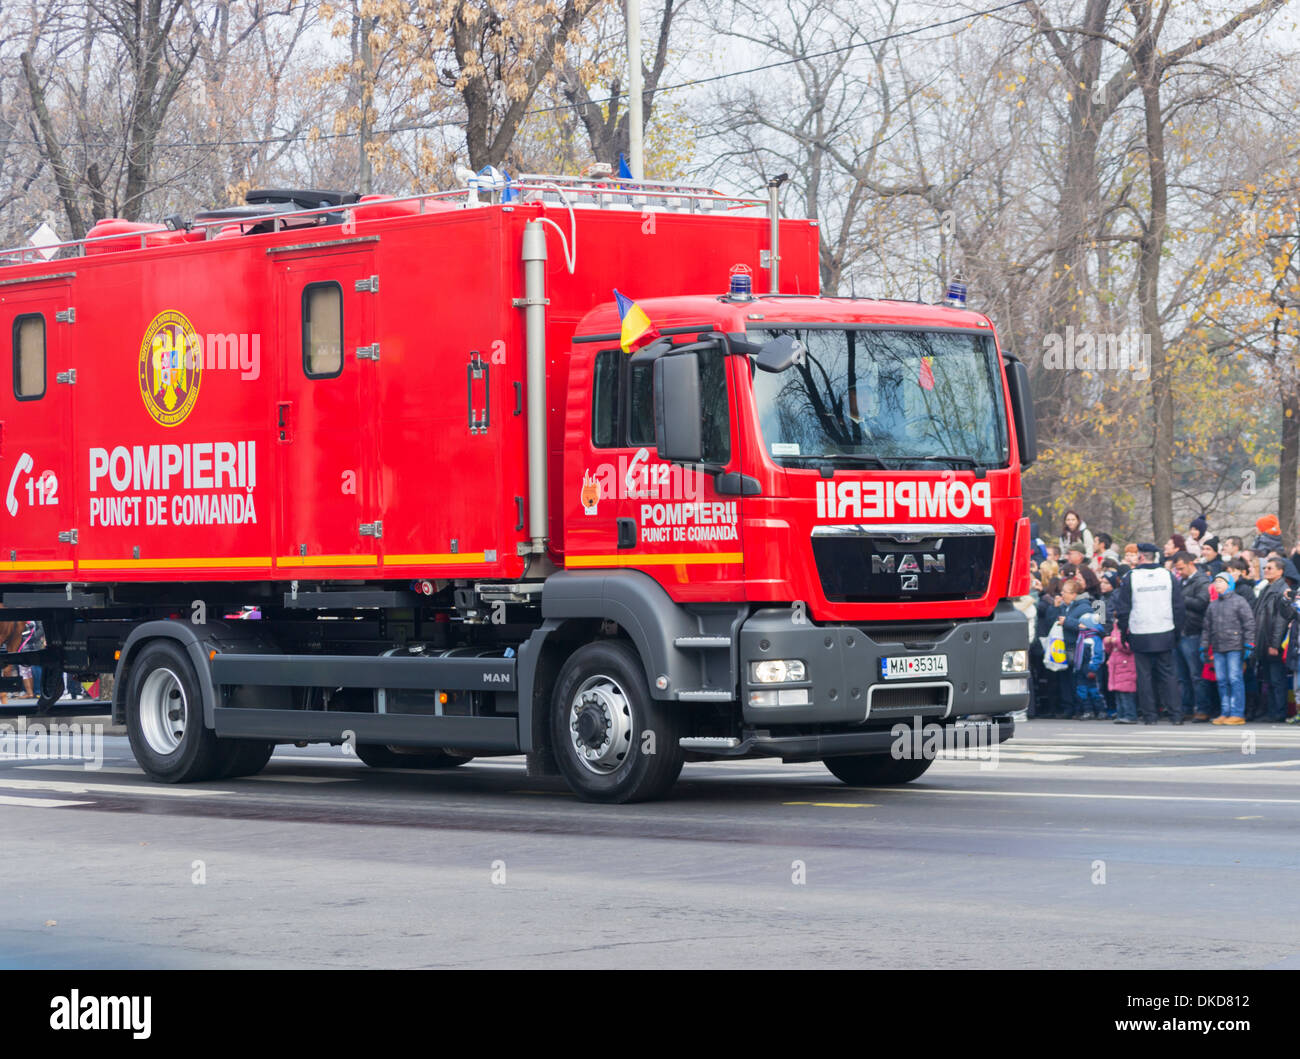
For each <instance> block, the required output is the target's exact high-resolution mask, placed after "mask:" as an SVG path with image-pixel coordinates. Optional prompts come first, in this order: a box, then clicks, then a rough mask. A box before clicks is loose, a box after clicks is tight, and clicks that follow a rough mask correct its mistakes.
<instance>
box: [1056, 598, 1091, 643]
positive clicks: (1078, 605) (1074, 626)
mask: <svg viewBox="0 0 1300 1059" xmlns="http://www.w3.org/2000/svg"><path fill="white" fill-rule="evenodd" d="M1061 613H1063V614H1064V615H1065V649H1066V651H1067V652H1068V651H1073V650H1074V645H1075V642H1076V641H1077V640H1078V639H1079V619H1080V618H1082V617H1083V616H1084V615H1085V614H1091V613H1092V596H1090V595H1089V594H1088V593H1087V592H1085V593H1083V595H1081V596H1078V597H1076V598H1075V601H1074V602H1073V603H1071V604H1070V606H1068V607H1062V608H1061Z"/></svg>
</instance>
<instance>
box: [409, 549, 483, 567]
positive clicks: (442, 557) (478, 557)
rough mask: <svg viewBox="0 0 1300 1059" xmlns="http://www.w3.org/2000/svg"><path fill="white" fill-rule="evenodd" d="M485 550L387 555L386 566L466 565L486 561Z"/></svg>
mask: <svg viewBox="0 0 1300 1059" xmlns="http://www.w3.org/2000/svg"><path fill="white" fill-rule="evenodd" d="M485 562H487V555H486V553H484V552H428V553H422V554H418V555H385V556H384V565H385V566H465V565H467V564H470V563H485Z"/></svg>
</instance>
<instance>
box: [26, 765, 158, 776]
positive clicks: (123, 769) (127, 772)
mask: <svg viewBox="0 0 1300 1059" xmlns="http://www.w3.org/2000/svg"><path fill="white" fill-rule="evenodd" d="M18 768H20V769H36V770H38V771H40V772H101V773H112V774H113V775H117V776H143V775H144V771H143V770H142V769H138V768H132V767H131V766H129V765H104V766H102V767H101V768H97V769H88V768H86V766H85V765H19V766H18Z"/></svg>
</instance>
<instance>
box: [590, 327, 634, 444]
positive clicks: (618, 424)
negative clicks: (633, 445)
mask: <svg viewBox="0 0 1300 1059" xmlns="http://www.w3.org/2000/svg"><path fill="white" fill-rule="evenodd" d="M606 354H614V356H613V357H612V358H608V359H613V361H614V363H615V364H616V365H617V377H616V380H615V383H616V384H615V386H614V416H613V423H612V427H613V429H612V430H611V431H610V438H611V439H612V440H611V441H610V442H609V443H608V444H602V443H601V442H599V441H597V440H596V394H597V390H596V380H597V375H596V372H597V365H598V364H599V363H600V360H601V357H604V356H605V355H606ZM619 358H622V359H621V360H620V359H619ZM626 363H627V354H626V353H624V352H623V351H622V350H621V349H600V350H597V351H596V355H595V356H594V357H592V359H591V447H592V448H593V449H600V450H602V451H608V450H610V449H625V448H627V447H628V446H627V445H626V443H625V442H626V438H627V428H626V424H625V419H626V416H625V415H624V409H625V407H626V405H627V376H628V372H627V367H626Z"/></svg>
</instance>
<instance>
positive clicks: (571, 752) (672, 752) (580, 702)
mask: <svg viewBox="0 0 1300 1059" xmlns="http://www.w3.org/2000/svg"><path fill="white" fill-rule="evenodd" d="M649 733H653V736H654V739H653V742H650V741H649V740H647V739H646V738H645V736H646V735H647V734H649ZM684 734H685V731H684V727H683V715H682V713H681V708H680V707H679V706H678V705H677V704H676V703H667V702H657V701H655V700H654V699H652V698H651V697H650V693H649V690H648V689H647V687H646V678H645V670H644V668H643V667H642V665H641V659H640V658H639V657H638V656H637V653H636V652H635V651H634V650H633V649H632V648H631V647H630V646H628V645H627V644H625V643H622V642H620V641H617V640H606V641H600V642H597V643H590V644H587V645H586V646H585V647H580V648H579V649H578V650H577V651H575V652H574V653H573V654H572V655H570V656H569V659H568V661H567V662H565V663H564V666H563V667H562V668H561V669H560V673H559V676H558V677H557V678H556V681H555V691H554V693H553V694H552V696H551V741H552V746H553V747H554V751H555V760H556V762H557V764H558V765H559V766H560V772H561V774H562V775H563V776H564V778H565V780H566V781H567V782H568V784H569V786H570V787H571V788H572V789H573V792H574V793H575V794H577V795H578V797H580V798H582V799H584V800H586V801H590V802H615V803H622V802H643V801H650V800H652V799H655V798H661V797H663V795H665V794H667V793H668V791H669V789H670V788H671V787H672V785H673V784H674V783H676V782H677V777H678V775H679V774H680V773H681V771H682V763H683V761H684V760H685V755H684V754H683V752H682V748H681V746H680V745H679V742H678V740H679V739H680V738H681V737H682V736H683V735H684ZM646 747H651V748H652V749H651V750H649V751H647V750H646Z"/></svg>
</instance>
